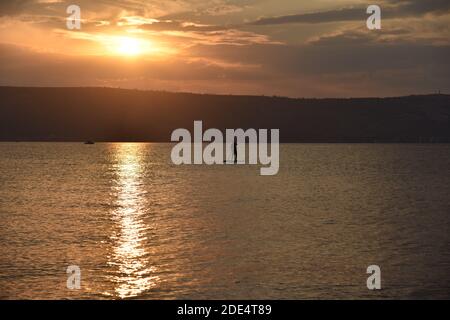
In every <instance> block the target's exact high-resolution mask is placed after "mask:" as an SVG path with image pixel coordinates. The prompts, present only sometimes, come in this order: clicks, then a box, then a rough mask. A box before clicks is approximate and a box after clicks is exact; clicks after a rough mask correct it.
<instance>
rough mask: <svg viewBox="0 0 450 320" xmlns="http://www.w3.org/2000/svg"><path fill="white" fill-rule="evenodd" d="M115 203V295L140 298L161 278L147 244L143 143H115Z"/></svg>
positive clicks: (112, 260)
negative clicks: (150, 258)
mask: <svg viewBox="0 0 450 320" xmlns="http://www.w3.org/2000/svg"><path fill="white" fill-rule="evenodd" d="M115 147H116V150H115V151H116V153H115V156H116V168H115V171H116V174H117V178H116V185H115V189H116V196H117V200H116V204H115V206H114V210H113V212H112V219H113V221H114V223H115V225H116V227H117V228H116V229H117V231H116V232H114V233H113V234H112V236H111V239H112V241H113V245H114V247H113V253H112V255H110V257H109V261H108V265H109V266H111V267H113V268H115V269H116V270H115V271H116V272H115V274H114V276H113V277H112V279H111V280H112V281H113V282H114V283H115V287H114V291H115V293H114V296H117V297H119V298H130V297H137V296H139V295H140V294H142V293H143V292H145V291H147V290H149V289H151V288H152V287H154V286H155V285H156V282H157V281H158V277H157V276H154V272H155V268H154V267H152V266H151V263H150V261H149V257H148V255H149V252H148V248H147V247H146V241H147V236H146V234H147V230H148V229H149V228H150V227H149V226H148V225H146V224H145V222H144V220H143V219H144V218H145V214H146V212H147V211H146V208H147V203H146V202H147V201H146V194H145V190H144V185H143V184H144V182H143V181H142V179H143V175H144V154H145V145H143V144H133V143H127V144H122V143H121V144H117V145H116V146H115Z"/></svg>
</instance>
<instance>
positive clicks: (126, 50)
mask: <svg viewBox="0 0 450 320" xmlns="http://www.w3.org/2000/svg"><path fill="white" fill-rule="evenodd" d="M116 51H117V53H118V54H120V55H124V56H137V55H139V54H142V53H143V51H144V46H143V43H142V42H141V41H140V40H139V39H136V38H130V37H120V38H118V39H117V43H116Z"/></svg>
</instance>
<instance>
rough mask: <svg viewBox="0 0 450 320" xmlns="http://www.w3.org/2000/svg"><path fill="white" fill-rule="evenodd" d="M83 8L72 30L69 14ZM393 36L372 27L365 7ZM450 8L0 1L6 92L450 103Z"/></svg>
mask: <svg viewBox="0 0 450 320" xmlns="http://www.w3.org/2000/svg"><path fill="white" fill-rule="evenodd" d="M70 4H77V5H79V6H80V8H81V19H82V24H81V30H68V29H67V27H66V18H67V17H68V14H67V13H66V8H67V7H68V5H70ZM370 4H377V5H379V6H380V7H381V9H382V29H381V30H373V31H371V30H368V29H367V28H366V19H367V17H368V15H367V14H366V8H367V6H368V5H370ZM449 22H450V1H449V0H378V1H371V2H366V1H360V0H317V1H312V0H239V1H237V0H207V1H203V0H149V1H143V0H142V1H141V0H123V1H119V0H100V1H89V0H71V1H58V0H16V1H14V0H12V1H1V2H0V59H1V64H0V85H18V86H112V87H122V88H139V89H156V90H169V91H193V92H208V93H233V94H265V95H287V96H293V97H349V96H391V95H404V94H413V93H432V92H435V91H437V90H441V91H442V92H447V93H450V59H449V57H450V46H449V44H450V43H449V42H450V28H449Z"/></svg>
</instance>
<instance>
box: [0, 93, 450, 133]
mask: <svg viewBox="0 0 450 320" xmlns="http://www.w3.org/2000/svg"><path fill="white" fill-rule="evenodd" d="M0 96H1V105H0V140H2V141H17V140H20V141H23V140H27V141H83V140H95V141H158V142H159V141H161V142H162V141H170V135H171V133H172V131H173V130H174V129H176V128H187V129H189V130H193V121H194V120H203V127H204V130H205V129H207V128H219V129H222V130H224V129H225V128H243V129H246V128H255V129H258V128H267V129H270V128H279V129H280V139H281V141H282V142H450V123H449V122H450V96H449V95H442V94H436V95H418V96H406V97H394V98H354V99H293V98H282V97H265V96H233V95H206V94H190V93H169V92H155V91H138V90H125V89H113V88H93V87H90V88H29V87H0Z"/></svg>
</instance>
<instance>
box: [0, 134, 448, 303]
mask: <svg viewBox="0 0 450 320" xmlns="http://www.w3.org/2000/svg"><path fill="white" fill-rule="evenodd" d="M170 150H171V145H170V144H133V143H97V144H95V145H83V144H79V143H0V244H1V249H0V253H1V255H0V297H1V298H26V299H42V298H46V299H49V298H56V299H65V298H69V299H78V298H88V299H111V298H114V299H119V298H138V299H182V298H205V299H246V298H247V299H266V298H267V299H311V298H323V299H325V298H331V299H339V298H359V299H365V298H405V299H411V298H447V299H448V298H450V250H449V249H450V230H449V229H450V228H449V227H450V196H449V190H450V173H449V172H450V171H449V168H450V146H449V145H412V144H408V145H402V144H386V145H383V144H348V145H347V144H284V145H281V149H280V152H281V153H280V157H281V160H280V171H279V174H278V175H276V176H260V175H259V166H246V165H217V166H206V165H201V166H198V165H197V166H195V165H191V166H175V165H173V164H172V163H171V161H170ZM372 264H376V265H379V266H380V267H381V272H382V290H380V291H369V290H368V289H367V287H366V279H367V276H368V275H367V274H366V268H367V267H368V266H369V265H372ZM69 265H78V266H79V267H80V268H81V274H82V279H81V289H80V290H69V289H67V287H66V280H67V274H66V269H67V267H68V266H69Z"/></svg>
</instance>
